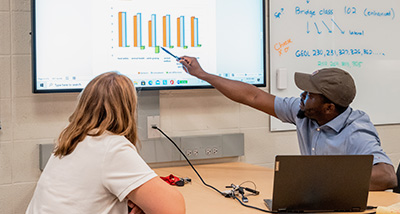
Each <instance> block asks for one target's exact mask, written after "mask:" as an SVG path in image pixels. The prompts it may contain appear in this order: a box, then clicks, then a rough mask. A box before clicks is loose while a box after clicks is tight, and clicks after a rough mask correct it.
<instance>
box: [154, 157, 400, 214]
mask: <svg viewBox="0 0 400 214" xmlns="http://www.w3.org/2000/svg"><path fill="white" fill-rule="evenodd" d="M194 167H195V168H196V170H197V171H198V172H199V174H200V175H201V176H202V178H203V180H204V181H205V182H206V183H207V184H209V185H212V186H214V187H215V188H217V189H218V190H220V191H225V190H229V188H225V186H229V185H231V184H232V183H233V184H235V185H239V184H241V183H243V182H246V181H252V182H254V183H255V184H256V186H257V188H256V189H257V190H258V191H260V194H259V195H257V196H248V199H249V202H248V203H247V204H248V205H251V206H256V207H259V208H262V209H267V207H266V206H265V205H264V201H263V199H267V198H272V191H273V177H274V176H273V175H274V171H273V169H270V168H266V167H261V166H256V165H252V164H247V163H240V162H234V163H218V164H205V165H195V166H194ZM154 171H155V172H156V173H157V174H158V175H160V176H168V175H169V174H173V175H175V176H177V177H182V178H184V177H189V178H191V179H192V182H191V183H189V184H186V185H185V186H183V187H176V188H178V190H179V191H180V192H181V193H182V195H183V196H184V198H185V203H186V213H188V214H197V213H199V214H200V213H201V214H204V213H206V214H213V213H227V214H232V213H235V214H249V213H263V212H262V211H257V210H255V209H250V208H247V207H244V206H242V205H241V204H240V203H239V202H238V201H236V200H234V199H232V198H225V197H223V196H221V195H220V194H219V193H218V192H216V191H215V190H213V189H211V188H209V187H207V186H205V185H204V184H203V183H202V182H201V180H200V179H199V178H198V176H197V175H196V173H195V172H194V171H193V169H192V168H191V167H190V166H180V167H166V168H156V169H154ZM243 186H246V187H250V188H252V189H254V186H253V184H252V183H245V184H244V185H243ZM239 198H240V197H239ZM398 202H400V194H396V193H392V192H386V191H376V192H375V191H371V192H370V193H369V197H368V205H370V206H389V205H392V204H395V203H398ZM371 212H373V211H372V210H367V211H366V212H364V213H371Z"/></svg>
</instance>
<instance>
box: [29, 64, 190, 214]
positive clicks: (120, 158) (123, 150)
mask: <svg viewBox="0 0 400 214" xmlns="http://www.w3.org/2000/svg"><path fill="white" fill-rule="evenodd" d="M136 104H137V97H136V91H135V88H134V86H133V83H132V81H131V80H130V79H129V78H127V77H126V76H124V75H120V74H118V73H115V72H108V73H104V74H101V75H99V76H97V77H96V78H94V79H93V80H92V81H90V82H89V84H88V85H87V86H86V88H85V89H84V90H83V92H82V93H81V97H80V99H79V102H78V105H77V107H76V109H75V111H74V113H73V114H72V115H71V116H70V118H69V121H70V124H69V125H68V126H67V127H66V128H65V129H64V130H63V131H62V132H61V134H60V136H59V138H58V144H57V145H56V148H55V151H54V154H53V155H52V156H51V157H50V159H49V161H48V163H47V165H46V167H45V169H44V170H43V173H42V175H41V177H40V179H39V181H38V184H37V187H36V190H35V192H34V195H33V198H32V200H31V202H30V204H29V206H28V209H27V211H26V213H29V214H30V213H35V214H36V213H40V214H45V213H68V214H71V213H73V214H74V213H85V214H87V213H118V214H120V213H122V214H125V213H128V201H129V206H130V207H133V210H132V212H131V213H142V212H144V213H147V214H150V213H157V214H159V213H174V214H178V213H185V202H184V200H183V197H182V195H181V194H180V192H179V191H177V190H176V189H175V188H173V187H171V186H169V185H168V184H167V183H165V182H164V181H162V180H161V179H160V178H159V177H158V176H157V174H155V172H154V171H153V170H151V169H150V167H149V166H148V165H147V164H146V163H145V162H144V161H143V159H142V158H141V157H140V156H139V154H138V153H137V151H136V145H137V142H138V139H137V127H136Z"/></svg>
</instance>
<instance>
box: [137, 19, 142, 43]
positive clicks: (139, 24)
mask: <svg viewBox="0 0 400 214" xmlns="http://www.w3.org/2000/svg"><path fill="white" fill-rule="evenodd" d="M137 22H138V23H137V26H138V40H139V44H138V46H139V47H141V46H142V14H141V13H138V14H137Z"/></svg>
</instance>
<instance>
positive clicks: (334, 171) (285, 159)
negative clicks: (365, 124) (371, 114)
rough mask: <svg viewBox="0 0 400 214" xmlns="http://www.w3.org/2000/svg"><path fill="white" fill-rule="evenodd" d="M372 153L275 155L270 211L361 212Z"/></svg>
mask: <svg viewBox="0 0 400 214" xmlns="http://www.w3.org/2000/svg"><path fill="white" fill-rule="evenodd" d="M372 160H373V156H372V155H323V156H317V155H313V156H304V155H301V156H300V155H299V156H279V155H278V156H276V158H275V175H274V190H273V200H272V209H271V208H270V209H271V210H273V211H286V212H287V211H295V212H308V211H314V212H315V211H363V210H365V209H366V206H367V199H368V191H369V182H370V177H371V170H372Z"/></svg>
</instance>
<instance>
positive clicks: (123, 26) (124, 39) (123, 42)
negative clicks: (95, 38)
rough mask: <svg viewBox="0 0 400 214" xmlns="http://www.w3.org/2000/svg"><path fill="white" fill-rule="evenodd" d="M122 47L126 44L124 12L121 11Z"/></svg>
mask: <svg viewBox="0 0 400 214" xmlns="http://www.w3.org/2000/svg"><path fill="white" fill-rule="evenodd" d="M121 18H122V47H127V44H126V37H127V36H126V12H122V14H121Z"/></svg>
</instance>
